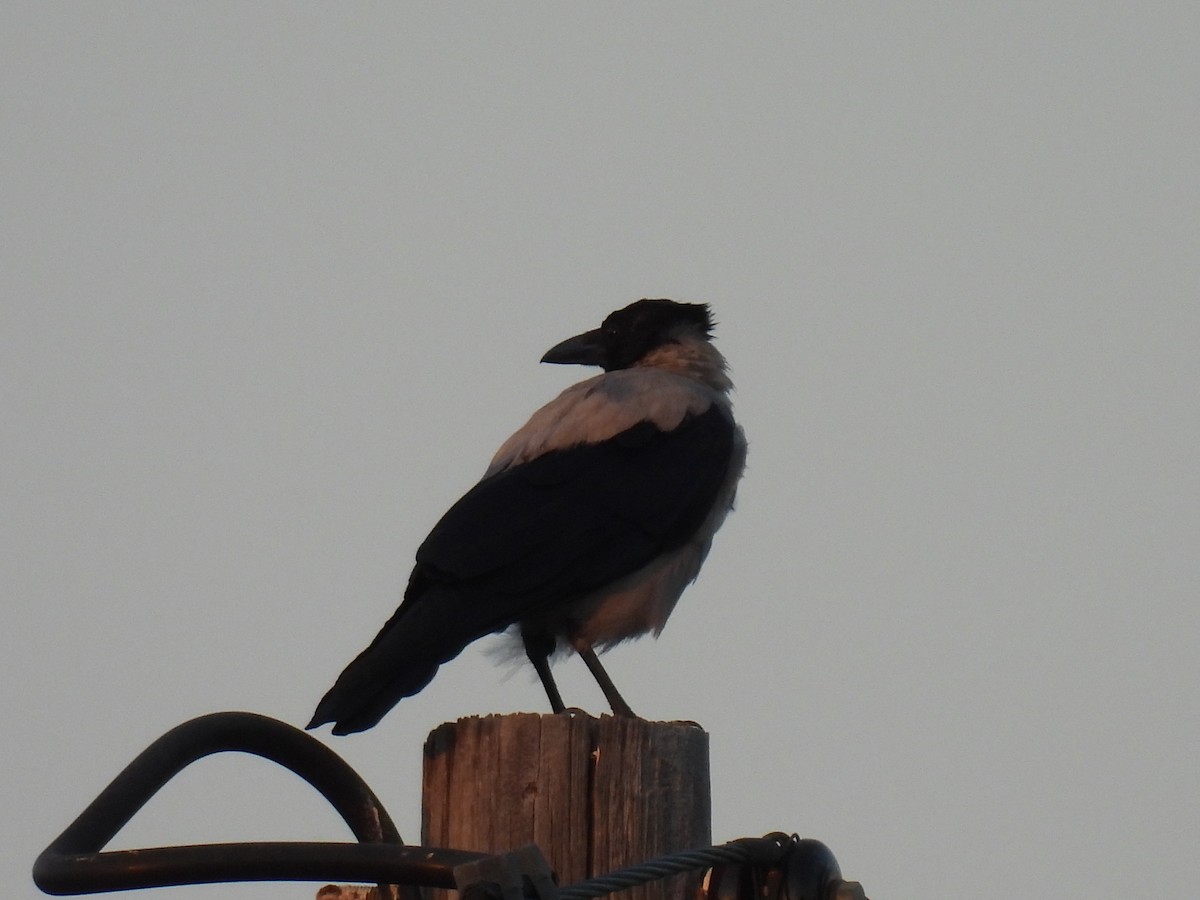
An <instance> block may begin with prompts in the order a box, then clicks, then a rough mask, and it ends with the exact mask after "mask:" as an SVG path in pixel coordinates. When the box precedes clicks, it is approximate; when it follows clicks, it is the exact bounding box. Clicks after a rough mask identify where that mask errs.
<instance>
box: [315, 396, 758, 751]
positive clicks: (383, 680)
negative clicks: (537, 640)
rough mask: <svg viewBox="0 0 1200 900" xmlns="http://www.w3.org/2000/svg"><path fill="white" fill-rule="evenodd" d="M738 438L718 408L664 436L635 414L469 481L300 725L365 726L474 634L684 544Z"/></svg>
mask: <svg viewBox="0 0 1200 900" xmlns="http://www.w3.org/2000/svg"><path fill="white" fill-rule="evenodd" d="M734 443H735V426H734V424H733V422H732V420H731V418H730V417H729V415H728V413H727V412H726V411H724V410H723V409H721V408H720V407H719V406H717V405H715V404H714V405H712V406H710V407H709V408H708V409H707V410H706V411H705V412H703V413H699V414H695V415H690V416H687V417H685V418H684V419H683V421H682V422H681V423H680V424H679V425H678V426H677V427H675V428H673V429H670V430H669V431H664V430H662V429H660V428H658V427H657V426H656V425H655V424H653V423H652V422H649V421H643V422H640V423H638V424H637V425H635V426H633V427H631V428H629V429H627V430H626V431H624V432H621V433H620V434H618V435H616V436H614V437H612V438H609V439H608V440H605V441H602V442H599V443H595V444H582V445H578V446H574V447H570V448H565V449H561V450H552V451H550V452H547V453H545V454H543V455H541V456H538V457H536V458H534V459H532V460H530V461H528V462H525V463H521V464H520V465H516V466H513V467H511V468H509V469H505V470H502V471H500V472H497V473H496V474H494V475H492V476H490V477H488V478H485V479H484V480H483V481H481V482H479V483H478V484H477V485H475V487H473V488H472V489H471V490H470V491H468V492H467V494H466V495H465V496H463V497H462V499H460V500H459V501H458V502H457V503H455V504H454V505H453V506H452V507H451V508H450V509H449V510H448V511H447V512H446V514H445V515H444V516H443V517H442V519H441V520H440V521H439V522H438V523H437V525H435V526H434V528H433V531H432V532H430V534H429V537H428V538H426V540H425V542H424V543H423V544H422V545H421V547H420V549H419V550H418V551H417V565H416V567H415V568H414V570H413V573H412V577H411V578H410V580H409V585H408V589H407V590H406V591H405V599H404V602H403V603H402V604H401V606H400V608H399V609H398V610H396V613H395V615H393V616H392V618H391V619H390V620H389V621H388V623H387V624H386V625H385V626H384V627H383V629H382V630H381V631H380V632H379V634H378V636H377V637H376V638H375V640H374V641H373V642H372V644H371V646H370V647H368V648H367V649H366V650H365V651H363V653H362V654H360V655H359V657H358V658H357V659H355V661H354V662H352V663H351V664H350V666H348V667H347V669H346V671H345V672H343V673H342V676H341V677H340V678H339V679H338V682H337V684H335V685H334V687H333V688H332V689H331V690H330V691H329V693H328V694H327V695H326V696H325V698H324V699H323V700H322V701H321V703H320V705H319V706H318V708H317V713H316V715H315V716H314V717H313V721H312V722H311V723H310V725H309V727H314V726H315V725H319V724H323V723H324V722H329V721H336V722H337V725H336V727H335V729H334V733H335V734H337V733H345V732H348V731H358V730H362V729H365V728H369V727H371V725H374V724H375V722H377V721H378V720H379V719H380V718H381V717H382V716H383V715H384V713H386V712H387V710H388V709H390V708H391V707H392V706H393V705H395V704H396V703H397V702H398V701H399V700H400V699H401V698H403V697H406V696H411V695H412V694H415V693H416V692H417V691H419V690H420V689H421V688H423V687H424V686H425V685H426V684H428V682H429V680H430V679H431V678H432V677H433V675H434V673H435V672H436V671H437V668H438V666H439V665H441V663H443V662H446V661H448V660H450V659H452V658H454V657H455V656H457V655H458V653H459V652H460V651H461V650H462V649H463V647H465V646H466V645H467V644H469V643H470V642H471V641H473V640H475V639H476V638H479V637H482V636H483V635H485V634H489V633H491V632H495V631H500V630H503V629H504V628H506V627H508V626H509V625H511V624H513V623H514V622H517V621H519V620H520V619H522V618H524V617H525V616H528V615H531V614H534V613H536V612H538V611H539V610H542V609H545V608H546V607H547V606H549V605H551V604H554V603H556V602H570V601H572V600H574V599H576V598H578V597H581V596H584V595H586V594H588V593H590V592H592V591H594V590H597V589H599V588H601V587H603V586H604V585H606V584H609V583H611V582H613V581H615V580H616V579H618V578H621V577H622V576H625V575H628V574H631V573H633V572H635V571H637V570H638V569H640V568H642V567H643V566H645V565H646V564H647V563H649V562H650V561H651V560H653V559H654V558H655V557H657V556H659V555H660V554H662V553H665V552H667V551H670V550H673V549H676V548H678V547H680V546H682V545H683V544H684V543H686V542H687V540H688V539H689V538H691V537H692V536H693V535H694V534H695V533H696V531H697V530H698V529H699V527H700V525H701V524H702V523H703V522H704V520H705V519H706V518H707V517H708V515H709V513H710V512H711V511H712V508H713V505H714V504H715V502H716V501H717V498H718V496H719V495H720V491H721V488H722V486H723V485H724V483H725V481H726V477H727V475H728V473H729V466H730V461H731V459H732V456H733V451H734Z"/></svg>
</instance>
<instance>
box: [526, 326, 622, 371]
mask: <svg viewBox="0 0 1200 900" xmlns="http://www.w3.org/2000/svg"><path fill="white" fill-rule="evenodd" d="M606 357H607V354H606V353H605V350H604V341H603V340H602V338H601V334H600V329H599V328H596V329H593V330H592V331H585V332H584V333H583V334H577V335H575V337H570V338H567V339H566V340H565V341H563V342H562V343H561V344H555V345H554V346H553V347H551V348H550V349H549V350H547V351H546V355H545V356H543V357H542V362H544V363H560V364H563V365H577V366H601V367H603V366H604V363H605V359H606Z"/></svg>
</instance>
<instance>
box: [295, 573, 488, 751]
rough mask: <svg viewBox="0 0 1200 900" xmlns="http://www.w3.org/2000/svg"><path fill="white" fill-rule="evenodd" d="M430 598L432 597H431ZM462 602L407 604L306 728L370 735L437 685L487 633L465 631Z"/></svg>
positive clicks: (440, 600)
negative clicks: (442, 671)
mask: <svg viewBox="0 0 1200 900" xmlns="http://www.w3.org/2000/svg"><path fill="white" fill-rule="evenodd" d="M431 593H432V592H431ZM458 605H460V603H459V601H458V598H456V597H455V596H454V595H453V594H452V593H450V592H445V595H444V596H440V597H439V596H430V594H429V593H426V594H425V595H424V596H422V597H421V598H420V602H419V603H405V604H403V605H401V607H400V608H399V609H398V610H396V612H395V614H394V615H393V616H392V617H391V619H389V620H388V622H387V624H386V625H384V626H383V628H382V630H380V632H379V634H378V635H377V636H376V637H375V640H374V641H372V642H371V645H370V646H369V647H367V649H366V650H364V651H363V652H362V653H360V654H359V655H358V656H357V657H356V658H355V659H354V661H353V662H351V663H350V665H348V666H346V669H345V671H343V672H342V674H341V675H339V676H338V679H337V682H336V683H335V684H334V685H333V687H332V688H330V689H329V692H328V693H326V694H325V696H324V697H322V698H321V702H320V703H318V704H317V710H316V712H315V713H314V714H313V717H312V721H311V722H309V723H308V725H307V726H305V727H307V728H316V727H318V726H320V725H324V724H326V723H328V722H332V723H333V733H334V734H353V733H354V732H357V731H366V730H367V729H368V728H371V727H372V726H374V725H375V724H377V723H378V722H379V720H380V719H382V718H383V717H384V715H385V714H386V713H387V712H388V710H390V709H391V708H392V707H393V706H395V705H396V704H397V703H399V702H400V701H401V700H403V699H404V698H405V697H411V696H412V695H413V694H416V693H417V692H418V691H420V690H421V689H422V688H423V687H425V685H427V684H429V682H430V681H431V680H432V679H433V676H434V675H435V674H436V673H437V670H438V668H439V667H440V666H441V665H442V663H445V662H449V661H450V660H452V659H453V658H454V657H456V656H458V654H459V653H461V652H462V649H463V648H464V647H465V646H466V645H467V644H469V643H470V642H471V641H473V640H475V639H476V638H477V637H481V636H482V634H484V633H486V631H484V632H479V631H477V630H473V629H470V628H467V627H464V625H465V621H464V617H462V616H459V615H456V614H455V613H456V610H455V607H456V606H458Z"/></svg>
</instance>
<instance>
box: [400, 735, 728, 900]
mask: <svg viewBox="0 0 1200 900" xmlns="http://www.w3.org/2000/svg"><path fill="white" fill-rule="evenodd" d="M423 795H424V798H423V799H424V802H423V806H422V828H421V843H422V844H426V845H428V846H434V847H453V848H455V849H460V850H478V851H482V852H487V853H503V852H506V851H509V850H514V849H516V848H517V847H521V846H523V845H525V844H528V843H535V844H537V845H538V847H540V848H541V850H542V853H543V854H545V856H546V859H547V860H548V861H549V863H550V867H551V868H552V869H553V870H554V871H555V873H556V874H557V876H558V881H559V884H562V885H568V884H572V883H574V882H576V881H579V880H581V879H583V878H587V877H589V876H591V875H600V874H603V873H605V872H610V871H612V870H613V869H618V868H620V867H622V866H627V865H632V864H634V863H640V862H644V861H646V860H649V859H653V858H654V857H656V856H662V855H664V854H667V853H673V852H676V851H679V850H690V849H693V848H696V847H707V846H708V845H709V844H710V843H711V824H710V818H711V797H710V791H709V772H708V734H707V733H706V732H705V731H704V730H703V729H702V728H700V727H699V726H698V725H695V724H693V723H690V722H647V721H645V720H643V719H627V718H616V717H612V716H604V717H602V718H599V719H593V718H590V717H588V716H585V715H578V714H577V715H537V714H533V713H518V714H515V715H507V716H486V717H483V718H480V717H471V718H466V719H459V720H458V721H457V722H450V723H446V724H444V725H441V726H439V727H438V728H436V729H434V730H433V732H432V733H431V734H430V735H429V738H428V739H427V740H426V742H425V778H424V791H423ZM700 877H701V874H700V873H697V874H696V875H694V876H686V875H685V876H677V877H675V878H671V879H666V880H660V881H656V882H651V883H650V884H648V885H646V886H645V887H640V888H633V889H630V890H628V891H624V892H622V893H621V894H619V895H613V896H617V897H620V898H621V900H684V898H685V897H689V896H691V895H693V894H694V891H695V888H696V886H697V885H698V884H699V882H700Z"/></svg>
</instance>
